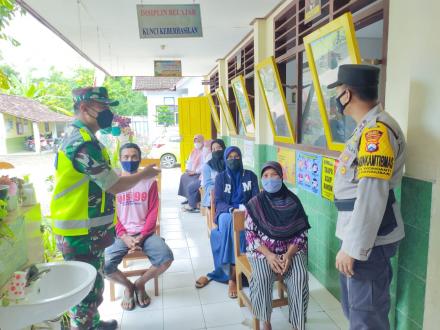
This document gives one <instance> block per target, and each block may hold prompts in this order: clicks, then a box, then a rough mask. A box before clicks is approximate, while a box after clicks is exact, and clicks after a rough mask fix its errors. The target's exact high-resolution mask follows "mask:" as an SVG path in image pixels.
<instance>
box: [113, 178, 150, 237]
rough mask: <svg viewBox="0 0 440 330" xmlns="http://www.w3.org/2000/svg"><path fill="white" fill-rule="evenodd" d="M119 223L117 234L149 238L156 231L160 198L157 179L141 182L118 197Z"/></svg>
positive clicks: (119, 235)
mask: <svg viewBox="0 0 440 330" xmlns="http://www.w3.org/2000/svg"><path fill="white" fill-rule="evenodd" d="M116 209H117V215H118V222H117V224H116V234H117V235H118V237H121V236H122V235H124V234H128V235H137V234H142V235H143V236H148V235H150V234H151V233H153V232H154V230H155V229H156V221H157V213H158V209H159V196H158V191H157V182H156V180H155V179H145V180H141V181H140V182H139V183H138V184H137V185H136V186H134V187H133V188H131V189H130V190H127V191H126V192H123V193H120V194H117V195H116Z"/></svg>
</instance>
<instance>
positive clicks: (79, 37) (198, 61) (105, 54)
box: [17, 0, 283, 76]
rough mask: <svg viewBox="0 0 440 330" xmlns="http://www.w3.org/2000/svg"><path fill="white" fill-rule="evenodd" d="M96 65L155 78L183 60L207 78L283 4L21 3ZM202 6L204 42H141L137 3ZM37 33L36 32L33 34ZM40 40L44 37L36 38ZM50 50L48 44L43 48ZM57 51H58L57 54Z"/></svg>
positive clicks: (232, 0) (206, 0)
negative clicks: (163, 66) (158, 65)
mask: <svg viewBox="0 0 440 330" xmlns="http://www.w3.org/2000/svg"><path fill="white" fill-rule="evenodd" d="M17 2H18V3H19V4H21V5H22V6H23V7H25V8H27V9H28V12H29V13H31V14H32V15H33V16H35V17H36V18H37V19H39V20H40V21H41V22H42V23H43V24H45V25H47V26H48V27H49V28H51V29H52V30H53V31H54V32H55V33H57V34H58V35H59V36H60V37H61V38H63V39H64V40H65V41H66V42H68V43H69V44H70V45H71V46H72V47H74V48H75V50H76V51H78V52H79V53H81V54H82V55H83V56H85V57H86V58H87V59H88V60H89V61H91V62H92V63H93V64H94V65H96V66H98V67H99V68H101V69H102V70H103V71H105V72H106V73H108V74H110V75H113V76H153V75H154V68H153V63H154V62H153V61H154V60H158V59H167V60H169V59H171V60H173V59H179V60H181V61H182V74H183V76H202V75H206V74H207V73H208V72H209V71H210V70H211V69H212V68H213V67H214V66H215V64H216V60H217V59H219V58H222V57H224V56H225V55H226V54H227V53H228V52H229V51H230V50H231V49H232V48H233V47H234V46H235V45H237V44H238V43H239V42H240V41H241V40H242V39H243V38H244V37H245V36H246V35H247V34H248V33H249V32H250V31H251V30H252V27H251V26H250V22H251V21H252V20H253V19H254V18H258V17H265V16H266V15H267V14H268V13H269V12H270V11H271V10H272V9H274V8H275V7H276V6H277V5H278V4H280V3H281V2H283V1H281V0H258V1H256V0H203V1H202V0H199V1H190V0H186V1H181V0H160V1H159V0H156V1H142V0H137V1H134V0H62V1H60V0H18V1H17ZM187 3H200V7H201V17H202V29H203V37H202V38H182V39H176V38H174V39H140V38H139V29H138V20H137V12H136V5H137V4H161V5H162V4H187ZM30 33H32V31H30ZM35 37H36V38H38V36H35ZM42 46H44V45H42ZM53 51H56V50H53Z"/></svg>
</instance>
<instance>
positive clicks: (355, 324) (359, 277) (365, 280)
mask: <svg viewBox="0 0 440 330" xmlns="http://www.w3.org/2000/svg"><path fill="white" fill-rule="evenodd" d="M396 250H397V244H396V243H394V244H389V245H384V246H376V247H374V248H373V250H372V252H371V254H370V257H369V259H368V260H367V261H358V260H356V261H355V263H354V273H355V275H354V276H353V277H351V278H348V277H346V276H345V275H343V274H340V284H341V304H342V309H343V310H344V314H345V316H346V317H347V319H348V320H349V322H350V330H389V329H390V324H389V320H388V313H389V311H390V304H391V299H390V284H391V280H392V277H393V271H392V268H391V261H390V258H391V257H392V256H394V255H395V253H396Z"/></svg>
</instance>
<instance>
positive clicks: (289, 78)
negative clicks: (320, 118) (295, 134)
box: [284, 59, 298, 129]
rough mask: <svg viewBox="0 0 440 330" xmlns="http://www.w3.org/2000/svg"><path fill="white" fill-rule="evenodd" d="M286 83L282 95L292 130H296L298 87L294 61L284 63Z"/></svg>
mask: <svg viewBox="0 0 440 330" xmlns="http://www.w3.org/2000/svg"><path fill="white" fill-rule="evenodd" d="M285 68H286V81H285V83H284V94H285V95H286V101H287V109H288V112H289V116H290V119H291V120H292V123H293V127H294V129H296V128H297V119H298V116H297V115H296V102H297V99H296V98H297V93H298V86H297V83H296V76H297V73H296V71H297V64H296V59H293V60H291V61H289V62H287V63H286V66H285Z"/></svg>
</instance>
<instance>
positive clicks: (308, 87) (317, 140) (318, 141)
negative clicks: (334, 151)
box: [300, 53, 327, 148]
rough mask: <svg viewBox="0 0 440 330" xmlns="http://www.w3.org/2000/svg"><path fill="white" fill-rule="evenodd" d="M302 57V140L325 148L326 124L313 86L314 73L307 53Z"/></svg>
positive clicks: (304, 142)
mask: <svg viewBox="0 0 440 330" xmlns="http://www.w3.org/2000/svg"><path fill="white" fill-rule="evenodd" d="M302 58H303V65H302V82H301V90H302V95H301V100H302V109H301V111H302V112H301V132H300V135H301V139H300V140H301V143H303V144H307V145H311V146H316V147H323V148H325V147H327V142H326V140H325V135H324V126H323V124H322V119H321V115H320V112H319V106H318V98H317V97H316V93H315V88H314V86H313V81H312V74H311V72H310V68H309V63H308V61H307V57H306V54H305V53H303V54H302Z"/></svg>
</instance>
